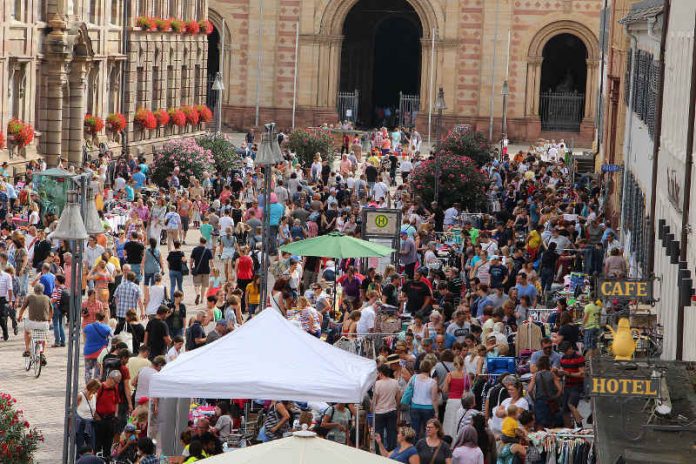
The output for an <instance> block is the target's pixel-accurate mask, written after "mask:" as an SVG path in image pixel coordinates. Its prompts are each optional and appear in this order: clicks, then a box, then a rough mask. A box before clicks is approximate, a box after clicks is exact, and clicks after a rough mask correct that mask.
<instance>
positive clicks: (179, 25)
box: [171, 19, 186, 33]
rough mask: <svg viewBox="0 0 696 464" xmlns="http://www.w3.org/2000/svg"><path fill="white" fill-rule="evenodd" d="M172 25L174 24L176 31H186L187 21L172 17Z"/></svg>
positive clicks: (173, 27)
mask: <svg viewBox="0 0 696 464" xmlns="http://www.w3.org/2000/svg"><path fill="white" fill-rule="evenodd" d="M171 26H172V31H174V32H178V33H181V32H184V31H186V23H185V22H184V21H182V20H180V19H172V20H171Z"/></svg>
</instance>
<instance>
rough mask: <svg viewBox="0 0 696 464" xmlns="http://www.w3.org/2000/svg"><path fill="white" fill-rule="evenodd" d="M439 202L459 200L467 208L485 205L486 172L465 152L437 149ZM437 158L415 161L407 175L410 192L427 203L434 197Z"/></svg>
mask: <svg viewBox="0 0 696 464" xmlns="http://www.w3.org/2000/svg"><path fill="white" fill-rule="evenodd" d="M436 156H437V157H438V158H439V161H440V203H441V206H443V207H445V208H446V207H449V206H451V205H452V204H453V203H457V202H459V203H461V205H462V208H463V209H465V210H469V211H480V210H481V208H483V207H484V206H485V205H486V193H485V188H486V186H487V181H486V176H485V175H484V174H483V173H482V172H481V171H480V169H479V168H478V166H477V165H476V163H475V162H474V161H473V160H472V159H471V158H468V157H466V156H455V155H452V154H448V153H443V152H440V153H439V154H438V155H436ZM436 165H437V163H436V161H435V160H434V159H429V160H426V161H423V162H422V163H421V164H419V165H418V167H416V168H415V169H414V170H413V171H412V172H411V175H410V176H409V182H408V183H409V188H410V190H411V194H412V195H413V196H419V197H420V198H421V199H423V201H425V202H426V204H430V202H432V201H435V173H436Z"/></svg>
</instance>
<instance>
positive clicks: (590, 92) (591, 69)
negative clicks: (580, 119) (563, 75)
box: [584, 60, 599, 120]
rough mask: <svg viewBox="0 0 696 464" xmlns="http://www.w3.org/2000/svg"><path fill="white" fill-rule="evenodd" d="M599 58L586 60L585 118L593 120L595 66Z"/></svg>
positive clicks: (595, 91) (595, 90)
mask: <svg viewBox="0 0 696 464" xmlns="http://www.w3.org/2000/svg"><path fill="white" fill-rule="evenodd" d="M598 66H599V60H587V83H586V84H585V118H584V119H592V120H594V116H595V106H596V94H597V68H598Z"/></svg>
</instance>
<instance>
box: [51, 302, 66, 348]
mask: <svg viewBox="0 0 696 464" xmlns="http://www.w3.org/2000/svg"><path fill="white" fill-rule="evenodd" d="M53 338H54V339H55V344H56V345H65V328H64V327H63V312H62V311H60V310H54V311H53Z"/></svg>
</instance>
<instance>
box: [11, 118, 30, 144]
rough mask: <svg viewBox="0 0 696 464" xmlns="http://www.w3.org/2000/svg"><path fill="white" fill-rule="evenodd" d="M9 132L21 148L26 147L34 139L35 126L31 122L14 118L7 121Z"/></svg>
mask: <svg viewBox="0 0 696 464" xmlns="http://www.w3.org/2000/svg"><path fill="white" fill-rule="evenodd" d="M7 134H8V135H11V136H12V141H13V142H14V143H15V144H17V145H18V146H19V148H23V147H26V146H27V145H29V144H30V143H31V141H32V140H34V128H33V127H31V124H28V123H26V122H24V121H22V120H19V119H17V118H12V119H10V122H8V123H7Z"/></svg>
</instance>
